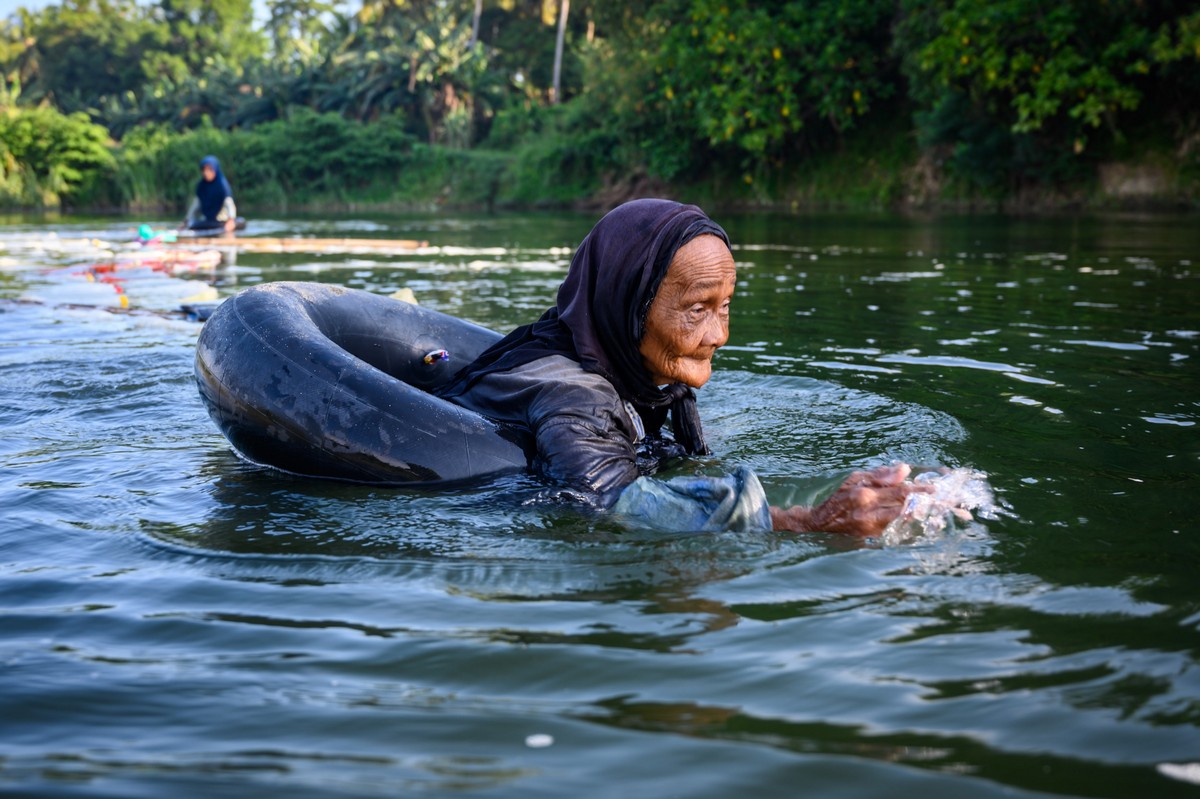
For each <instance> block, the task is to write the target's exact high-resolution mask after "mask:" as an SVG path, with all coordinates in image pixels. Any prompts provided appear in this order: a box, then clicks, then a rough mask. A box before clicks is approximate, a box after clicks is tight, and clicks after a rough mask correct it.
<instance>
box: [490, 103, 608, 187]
mask: <svg viewBox="0 0 1200 799" xmlns="http://www.w3.org/2000/svg"><path fill="white" fill-rule="evenodd" d="M487 144H488V145H489V146H495V147H497V148H503V149H511V150H514V151H515V152H514V159H513V163H512V165H511V167H510V169H509V172H508V175H507V178H506V197H507V199H510V200H512V201H515V202H519V203H522V204H531V205H537V204H567V203H570V202H571V201H572V200H574V199H576V198H578V197H583V196H587V195H589V194H591V193H593V192H595V191H596V190H597V189H598V188H600V185H601V182H602V180H603V179H604V178H605V177H606V176H609V175H611V174H613V173H615V172H617V171H619V170H621V169H622V168H623V167H624V166H625V165H626V164H628V163H629V161H630V158H629V155H628V154H627V153H625V152H624V151H623V148H622V146H621V140H620V135H619V132H618V131H617V130H615V129H614V128H612V127H606V126H604V125H601V124H597V118H596V115H595V114H594V113H593V111H592V109H589V108H588V107H587V105H586V104H585V103H581V102H576V103H572V104H567V105H560V106H550V107H544V106H531V107H530V108H528V109H526V108H524V107H521V106H515V107H513V108H510V109H508V110H506V111H504V112H502V113H501V114H500V115H498V117H497V120H496V124H495V125H494V126H493V128H492V137H490V138H489V139H488V141H487Z"/></svg>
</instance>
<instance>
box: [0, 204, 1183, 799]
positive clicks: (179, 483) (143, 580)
mask: <svg viewBox="0 0 1200 799" xmlns="http://www.w3.org/2000/svg"><path fill="white" fill-rule="evenodd" d="M139 221H140V220H139ZM721 221H722V222H723V223H724V224H725V225H726V227H727V228H728V229H729V231H730V233H731V235H732V236H733V239H734V241H735V242H737V243H738V246H737V248H736V251H735V257H736V259H737V261H738V264H739V287H738V294H737V297H736V298H735V307H734V318H733V331H732V334H733V338H732V339H731V341H730V346H729V347H727V348H726V349H724V350H723V351H722V352H721V353H720V355H719V356H718V366H717V372H716V375H715V376H714V379H713V381H712V382H711V384H710V385H709V386H707V387H706V388H705V389H704V390H703V391H702V392H700V408H701V412H702V414H703V416H704V419H705V425H706V432H707V433H708V438H709V439H710V442H711V443H712V445H713V448H714V450H715V451H716V452H717V455H715V456H714V457H712V458H709V459H703V460H700V461H696V462H692V463H688V464H684V465H680V466H678V467H676V468H675V469H673V470H672V471H671V472H670V473H669V474H673V473H688V472H692V471H696V470H700V471H713V472H719V471H727V470H730V469H732V468H733V467H734V466H736V465H741V464H746V465H749V466H751V467H752V468H753V469H755V471H756V472H757V473H758V474H759V475H760V476H761V478H762V480H763V483H764V485H765V487H766V489H767V491H768V495H769V496H770V497H771V498H772V500H773V501H775V502H777V503H780V504H788V503H794V502H811V501H814V500H816V499H819V498H820V497H821V496H823V495H824V493H826V492H827V491H829V490H831V489H832V488H833V487H834V486H836V485H837V484H838V482H840V480H841V479H842V478H843V477H844V476H845V475H846V474H847V473H848V472H849V471H851V470H853V469H858V468H864V467H870V466H875V465H880V464H885V463H890V462H892V461H896V460H903V461H907V462H910V463H913V464H915V465H917V466H918V467H921V468H924V469H930V470H934V471H930V472H929V474H931V475H941V474H946V475H950V476H954V477H953V479H959V478H961V480H960V483H961V484H960V485H958V489H960V490H963V491H966V490H967V489H968V488H969V489H970V490H971V491H974V490H976V489H979V490H980V491H986V489H989V488H990V489H991V490H992V491H993V492H994V497H991V498H988V497H985V496H984V495H983V494H982V493H979V494H976V495H972V496H973V497H974V498H975V499H977V500H978V502H977V503H976V504H977V505H978V507H977V508H976V511H979V510H984V511H986V510H987V503H988V502H991V501H993V499H994V502H995V504H996V506H997V512H996V513H994V514H992V513H988V512H983V513H979V512H976V513H975V514H974V518H972V519H971V520H969V521H967V520H963V519H959V518H957V516H955V515H954V514H953V513H949V514H947V513H945V512H940V515H939V513H934V514H931V515H928V514H927V515H926V516H925V517H924V519H925V520H928V519H936V520H937V521H938V522H939V524H938V525H929V524H921V525H920V526H919V529H917V528H914V527H909V528H908V529H907V530H906V532H905V534H904V535H899V536H896V537H895V538H892V539H889V540H885V541H883V542H862V541H853V540H846V539H842V538H838V537H834V536H806V537H793V536H784V535H774V534H759V535H753V536H747V535H731V534H703V535H682V534H681V535H666V534H657V535H656V534H651V533H646V532H638V531H631V530H626V529H623V528H621V527H620V526H619V525H618V524H616V523H615V522H613V521H612V520H609V519H606V518H605V517H603V516H598V515H594V514H593V515H589V514H584V513H581V512H578V511H576V510H573V509H570V508H564V507H562V506H561V505H556V504H553V503H547V502H545V501H539V496H540V495H539V490H540V486H539V484H538V483H537V482H536V481H534V480H533V479H531V478H529V477H509V478H505V479H504V480H502V481H497V482H495V483H492V484H486V485H479V486H471V487H466V488H459V489H456V490H453V491H451V490H440V491H404V490H395V489H380V488H376V487H364V486H356V485H350V484H342V483H335V482H328V481H314V480H307V479H301V478H296V477H291V476H287V475H282V474H278V473H274V472H270V471H267V470H262V469H259V468H257V467H252V466H249V465H247V464H245V463H243V462H241V461H239V460H238V459H237V458H236V457H234V456H233V454H232V453H230V451H229V449H228V447H227V446H226V444H225V442H224V439H223V438H221V436H220V435H219V434H218V433H217V432H216V430H215V427H214V426H213V425H212V424H211V423H210V422H209V420H208V418H207V416H206V414H205V412H204V410H203V408H202V406H201V405H200V402H199V399H198V397H197V395H196V389H195V386H194V382H193V380H192V378H191V373H190V370H191V360H192V357H193V354H194V343H195V336H196V333H197V331H198V329H199V327H198V324H197V323H196V322H192V321H187V320H186V318H184V317H183V316H182V315H179V314H176V313H173V312H172V311H171V308H170V307H169V306H164V305H162V304H161V303H158V302H157V300H161V299H162V298H164V297H167V296H168V295H169V294H170V291H173V290H175V289H176V288H178V289H179V290H180V291H182V290H183V288H188V289H191V288H194V287H193V286H186V287H180V286H176V285H174V284H171V283H169V282H167V283H164V282H162V280H164V279H180V280H188V281H191V280H196V279H201V278H203V280H204V284H205V286H212V287H213V288H215V290H216V292H217V294H218V296H219V297H224V296H228V295H229V294H230V293H232V292H234V291H236V290H237V289H238V288H239V287H241V286H245V285H250V284H252V283H256V282H261V281H266V280H276V279H304V280H319V281H327V282H336V283H342V284H345V285H351V286H356V287H360V288H364V289H367V290H370V291H375V292H378V293H386V294H390V293H392V292H394V291H396V290H398V289H403V288H408V289H411V290H412V291H413V292H414V294H415V295H416V297H417V299H418V300H419V301H420V302H421V303H422V304H424V305H426V306H428V307H432V308H436V309H438V310H444V311H447V312H450V313H454V314H457V315H460V316H464V317H467V318H470V319H473V320H475V321H477V322H480V323H482V324H485V325H488V326H491V327H493V328H496V329H500V330H504V329H508V328H510V327H511V326H513V325H516V324H520V323H523V322H527V321H528V320H529V319H531V318H533V317H535V316H536V315H538V314H540V313H541V311H542V310H543V309H544V308H545V307H546V306H547V305H548V304H549V303H550V302H551V299H552V297H553V293H554V290H555V288H556V286H557V284H558V281H559V280H560V279H561V276H562V274H563V273H564V272H565V269H566V265H567V262H568V260H569V255H570V250H569V248H570V247H571V246H573V245H574V244H575V243H577V242H578V240H579V239H580V238H581V237H582V235H583V234H584V233H586V231H587V229H588V227H589V226H590V224H591V222H592V220H591V219H590V218H587V217H585V216H580V215H570V214H562V215H537V216H507V217H505V216H501V217H491V216H478V217H472V216H463V217H444V216H437V215H428V216H412V217H406V218H404V219H399V220H397V219H385V218H371V219H368V218H361V219H355V218H349V219H340V220H305V219H287V220H266V221H262V222H259V223H255V226H254V228H253V229H252V232H253V233H256V234H262V235H280V236H288V235H313V236H366V237H375V238H389V239H391V238H415V239H421V240H425V241H428V242H429V245H428V247H426V248H423V249H421V250H417V251H412V252H407V253H404V254H379V253H372V254H369V255H368V254H350V255H336V254H328V255H320V256H313V255H285V254H265V253H261V254H245V253H243V254H239V255H238V256H237V258H236V262H235V263H229V262H228V261H226V262H223V263H221V264H218V265H215V266H213V267H212V268H211V270H210V271H209V272H206V273H203V274H202V275H199V276H198V275H197V274H195V273H188V274H169V273H166V272H153V270H152V271H151V272H146V271H145V270H143V269H141V267H139V270H140V271H126V272H125V273H124V274H123V279H124V280H125V283H124V288H125V289H127V291H126V292H125V296H127V298H128V300H129V303H128V304H127V307H122V306H121V305H120V304H119V303H118V304H113V303H112V302H110V295H109V294H108V293H105V292H107V291H108V289H105V288H104V287H103V285H101V287H100V289H99V291H97V290H96V289H88V288H84V286H85V285H93V286H95V285H97V284H95V283H91V284H89V283H88V281H87V280H86V278H81V279H76V278H78V276H79V275H83V274H87V273H90V274H92V275H93V277H95V276H96V275H97V274H104V273H103V272H97V271H96V270H94V269H92V268H91V267H92V266H94V264H96V263H99V262H100V260H101V259H102V258H110V256H102V255H98V254H97V253H98V251H99V250H100V249H101V247H100V245H97V244H96V243H95V242H94V241H91V240H93V239H97V240H102V241H108V242H113V241H119V240H121V239H122V238H125V239H129V238H132V235H133V233H132V231H133V228H134V227H136V225H135V224H134V223H132V222H130V221H126V220H115V221H114V220H111V219H108V220H100V221H94V220H82V221H78V222H75V221H70V220H67V221H63V222H60V223H55V224H54V225H51V226H48V225H45V224H38V223H23V222H14V223H13V224H10V225H9V226H8V227H7V228H4V229H0V250H3V251H2V252H0V424H3V429H4V430H5V433H6V435H5V436H4V437H3V440H2V441H0V507H3V508H4V511H3V517H2V518H3V527H2V528H0V552H2V553H3V555H4V557H3V559H2V562H3V564H4V565H3V567H0V595H2V596H4V597H5V601H4V606H5V608H4V610H3V614H4V616H3V627H2V628H3V630H4V634H3V635H2V636H0V663H3V665H4V669H5V679H4V682H3V687H0V713H2V714H3V718H5V720H6V723H5V724H4V725H3V727H2V728H0V740H2V741H3V744H4V752H5V757H4V759H3V760H0V792H4V791H15V792H16V793H19V794H36V793H40V794H43V795H69V794H75V793H80V794H88V795H113V796H133V795H165V794H169V793H176V794H183V795H195V794H208V793H216V792H218V791H221V792H227V791H228V790H229V789H230V787H231V786H237V788H236V789H235V791H236V790H240V792H243V793H253V794H255V795H287V796H304V795H313V796H321V795H338V796H393V795H396V794H397V793H411V792H420V791H424V792H431V793H434V794H439V795H440V794H445V793H451V792H463V793H487V794H489V795H501V796H509V795H511V796H516V795H521V796H531V795H532V796H538V795H544V796H562V795H564V794H569V793H580V794H584V795H608V794H609V793H615V792H617V791H619V792H621V793H628V792H633V793H637V794H639V795H640V794H645V795H659V794H661V795H673V794H686V795H688V796H714V797H715V796H728V795H733V794H737V793H739V792H745V791H746V789H747V787H749V786H752V787H753V788H754V791H755V793H756V795H763V796H793V795H795V786H796V785H799V784H803V785H805V786H806V787H807V788H808V789H809V792H811V793H815V794H818V795H822V796H826V795H828V796H835V797H836V796H862V795H866V796H874V795H879V794H882V793H884V792H894V791H896V790H897V785H898V784H900V785H902V787H901V788H900V790H901V792H926V793H931V794H933V795H944V796H962V795H967V794H970V795H972V796H975V795H979V796H989V795H995V796H1001V795H1003V796H1013V795H1029V796H1033V795H1079V796H1105V797H1108V796H1111V797H1125V796H1130V795H1141V794H1143V793H1147V794H1148V793H1154V794H1155V795H1161V796H1174V795H1179V796H1183V795H1190V794H1193V793H1194V792H1195V790H1196V784H1197V783H1198V782H1200V778H1197V777H1196V776H1195V775H1196V773H1197V771H1198V770H1200V754H1198V753H1197V750H1196V746H1195V741H1196V739H1197V730H1196V727H1197V726H1198V725H1200V700H1198V699H1197V697H1200V676H1198V674H1200V672H1198V669H1197V662H1196V656H1197V652H1200V601H1198V598H1197V594H1196V589H1195V574H1196V573H1197V567H1198V566H1200V545H1198V544H1197V543H1196V537H1195V535H1194V532H1195V531H1194V529H1193V528H1194V524H1192V521H1193V519H1194V516H1195V514H1194V512H1193V511H1192V509H1191V506H1190V504H1189V502H1190V496H1191V495H1192V494H1193V493H1194V492H1195V490H1196V488H1197V480H1196V475H1197V468H1196V467H1197V463H1196V460H1197V457H1198V456H1200V447H1197V442H1196V439H1195V438H1194V437H1195V435H1196V432H1195V431H1196V429H1197V426H1196V422H1197V419H1198V418H1200V402H1198V401H1197V393H1196V388H1197V385H1198V384H1197V381H1196V375H1195V368H1196V362H1197V357H1198V354H1200V353H1198V350H1200V332H1197V327H1198V325H1197V323H1196V318H1195V312H1194V308H1195V301H1196V293H1197V275H1196V274H1195V272H1194V267H1193V265H1192V264H1193V261H1194V259H1195V258H1196V253H1197V250H1198V249H1200V235H1198V234H1197V233H1195V232H1193V231H1195V230H1197V229H1198V226H1196V225H1194V224H1192V223H1193V222H1194V220H1179V219H1172V218H1164V217H1112V218H1107V219H1103V220H1092V219H1057V220H1033V219H1020V220H1009V219H1000V218H995V219H992V218H968V219H960V220H912V219H908V220H905V219H900V218H893V217H871V218H862V217H837V216H834V217H817V218H794V217H786V218H785V217H772V216H768V215H756V216H746V217H737V216H732V217H730V218H729V219H727V220H726V219H722V220H721ZM72 276H75V277H72ZM138 280H154V281H158V282H156V283H153V284H151V283H145V284H144V285H143V286H142V287H141V288H142V289H143V290H142V291H141V292H140V296H141V297H142V298H145V299H146V300H147V302H146V304H144V305H140V304H139V302H138V301H137V300H138V297H139V290H138V287H137V286H136V282H137V281H138ZM104 285H108V284H104ZM151 285H153V286H155V288H154V291H150V290H149V287H150V286H151ZM168 286H173V288H171V289H170V290H168V288H167V287H168ZM89 292H90V294H89ZM155 292H157V294H155ZM97 298H101V299H97ZM154 298H157V300H156V301H155V302H149V300H150V299H154ZM939 469H943V470H949V471H947V472H939V471H937V470H939ZM976 472H979V473H985V474H987V475H988V478H987V480H988V483H987V484H986V485H985V484H982V483H975V484H972V483H971V480H972V479H974V478H972V477H971V476H972V475H973V474H975V473H976ZM669 474H668V476H669ZM930 479H935V478H930ZM947 479H951V478H949V477H948V478H947ZM943 510H944V509H943ZM914 513H915V514H917V513H918V509H914ZM917 521H922V520H921V519H920V518H918V519H917ZM940 522H945V523H946V524H945V527H944V528H942V527H941V526H940ZM935 527H936V528H938V529H935ZM916 533H919V534H916ZM598 786H599V787H598Z"/></svg>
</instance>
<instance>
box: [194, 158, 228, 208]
mask: <svg viewBox="0 0 1200 799" xmlns="http://www.w3.org/2000/svg"><path fill="white" fill-rule="evenodd" d="M206 166H211V167H212V168H213V171H214V172H216V173H217V175H216V177H214V178H213V179H212V180H205V179H204V176H203V175H202V176H201V177H200V182H199V183H197V184H196V198H197V199H198V200H200V213H202V214H204V218H205V219H207V220H208V221H210V222H215V221H216V219H217V214H219V213H221V206H223V205H224V204H225V198H226V197H232V196H233V189H231V188H230V187H229V181H228V180H226V179H225V176H224V175H222V174H221V162H220V161H218V160H217V158H216V156H213V155H206V156H204V157H203V158H201V159H200V168H201V169H204V167H206Z"/></svg>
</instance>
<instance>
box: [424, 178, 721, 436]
mask: <svg viewBox="0 0 1200 799" xmlns="http://www.w3.org/2000/svg"><path fill="white" fill-rule="evenodd" d="M706 233H707V234H712V235H715V236H720V237H721V240H722V241H724V242H725V245H726V246H728V245H729V237H728V236H727V235H725V231H724V230H722V229H721V227H720V226H719V225H718V224H717V223H716V222H713V221H712V220H711V219H709V218H708V217H707V216H706V215H705V214H704V212H703V211H701V210H700V209H699V208H697V207H696V206H694V205H682V204H680V203H677V202H672V201H670V200H634V201H632V202H628V203H625V204H624V205H621V206H619V207H617V208H615V209H614V210H613V211H611V212H609V213H608V214H607V215H606V216H605V217H604V218H603V219H601V220H600V221H599V222H598V223H596V226H595V227H594V228H592V231H591V232H590V233H588V235H587V236H586V237H585V238H584V240H583V242H581V243H580V245H579V249H578V250H576V252H575V256H574V257H573V258H572V259H571V268H570V270H569V271H568V272H567V277H566V280H564V281H563V282H562V285H561V286H559V288H558V299H557V303H556V305H555V307H553V308H551V309H550V310H548V311H546V313H545V314H543V315H542V318H541V319H539V320H538V321H536V322H534V323H533V324H531V325H525V326H524V327H519V328H517V329H516V330H514V331H513V332H511V333H509V334H508V335H507V336H506V337H504V338H503V339H502V340H500V341H499V342H497V343H496V344H495V345H493V346H492V347H491V348H489V349H488V350H486V351H484V352H483V353H482V354H481V355H480V356H479V357H478V358H476V359H475V361H473V362H472V363H470V364H468V365H467V366H466V367H464V368H463V369H462V370H461V371H459V372H458V374H456V375H455V376H454V379H453V381H452V382H451V383H450V384H449V385H448V386H446V387H445V388H443V389H442V390H441V392H440V393H441V395H442V396H444V397H446V398H447V399H453V398H454V397H456V396H458V395H461V394H464V393H466V391H467V390H469V389H470V388H471V386H473V385H474V384H475V383H476V382H477V381H478V380H479V379H480V378H482V377H483V376H485V375H488V374H491V373H493V372H506V371H508V370H510V369H514V368H516V367H518V366H522V365H524V364H527V363H530V362H532V361H536V360H538V359H540V358H544V357H546V356H549V355H565V356H566V357H568V358H571V359H572V360H575V361H578V362H579V363H580V364H581V365H582V366H583V368H584V369H586V370H587V371H589V372H595V373H596V374H598V375H600V376H602V377H604V378H605V379H606V380H608V381H609V382H610V383H612V385H613V387H614V388H616V390H617V393H618V394H619V395H620V396H621V398H622V399H625V400H628V401H629V402H631V403H632V404H633V405H634V407H635V408H636V409H637V410H638V413H639V414H640V415H641V416H642V418H643V419H644V420H645V422H646V427H647V430H648V431H650V432H657V431H658V429H659V428H660V427H661V426H662V424H663V422H664V421H665V410H666V408H667V407H668V406H669V407H670V409H671V426H672V428H673V430H674V433H675V439H676V441H677V443H679V444H681V445H683V447H684V448H685V449H686V450H687V451H688V452H689V453H692V454H705V455H706V454H708V452H709V450H708V447H707V446H705V444H704V433H703V430H702V429H701V427H700V417H699V414H698V413H697V411H696V395H695V393H693V392H692V390H691V388H689V387H688V386H686V385H684V384H683V383H674V384H672V385H669V386H667V387H666V388H663V389H660V388H659V387H658V386H656V385H655V384H654V380H653V378H652V377H651V376H650V373H649V372H648V371H647V370H646V367H645V365H644V363H643V360H642V354H641V352H640V351H639V347H640V345H641V341H642V335H643V333H644V332H645V327H646V314H647V313H648V312H649V310H650V304H651V303H652V302H653V301H654V295H655V294H656V293H657V292H658V287H659V285H661V284H662V281H663V277H665V276H666V274H667V267H669V266H670V265H671V259H672V258H674V257H675V253H676V251H677V250H679V248H680V247H682V246H683V245H684V244H687V243H688V242H689V241H691V240H692V239H694V238H696V237H697V236H700V235H703V234H706Z"/></svg>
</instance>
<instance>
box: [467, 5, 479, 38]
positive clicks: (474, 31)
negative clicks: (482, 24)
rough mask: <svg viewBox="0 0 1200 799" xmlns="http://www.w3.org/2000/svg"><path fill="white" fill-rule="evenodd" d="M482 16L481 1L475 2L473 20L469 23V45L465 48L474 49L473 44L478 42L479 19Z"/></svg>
mask: <svg viewBox="0 0 1200 799" xmlns="http://www.w3.org/2000/svg"><path fill="white" fill-rule="evenodd" d="M482 16H483V0H475V20H474V21H473V22H472V23H471V43H470V44H468V45H467V47H474V46H475V42H477V41H479V18H480V17H482Z"/></svg>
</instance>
